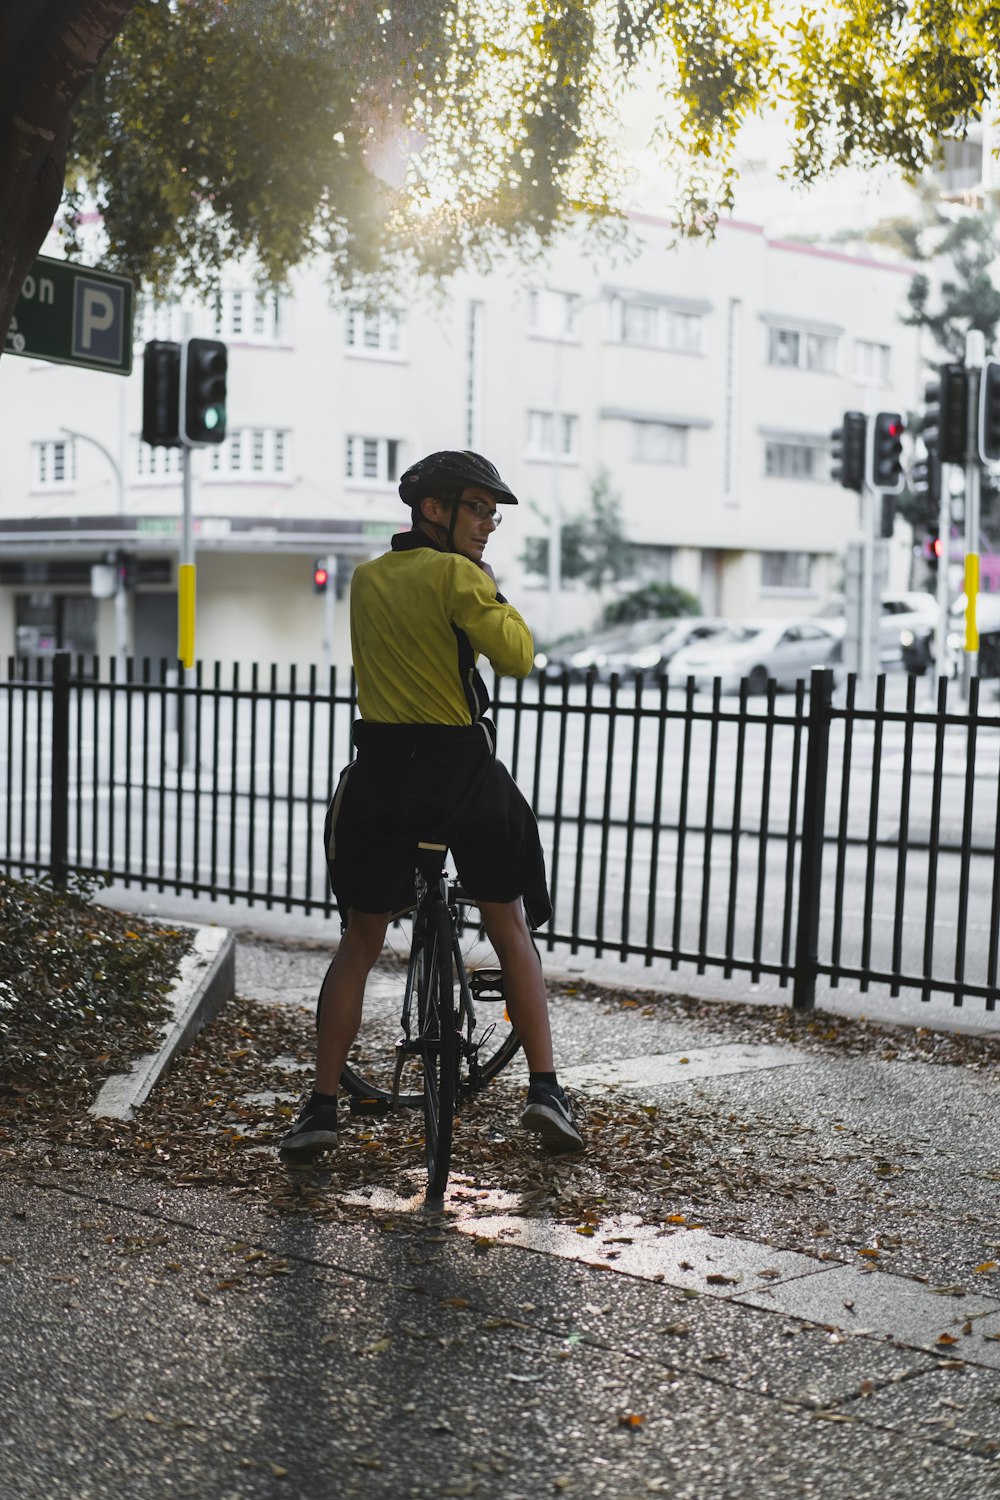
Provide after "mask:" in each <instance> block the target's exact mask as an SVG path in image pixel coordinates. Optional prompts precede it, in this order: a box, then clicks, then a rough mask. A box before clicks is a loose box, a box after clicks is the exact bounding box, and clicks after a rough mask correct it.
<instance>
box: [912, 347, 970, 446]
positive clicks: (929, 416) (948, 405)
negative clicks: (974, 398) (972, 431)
mask: <svg viewBox="0 0 1000 1500" xmlns="http://www.w3.org/2000/svg"><path fill="white" fill-rule="evenodd" d="M924 400H925V402H926V410H925V412H924V420H923V424H922V426H923V434H924V443H925V444H926V447H927V449H928V451H929V452H930V451H934V452H936V453H937V455H938V460H939V462H940V463H943V464H964V463H965V457H966V450H967V448H968V431H969V372H968V370H967V369H966V368H965V366H964V365H959V364H950V365H942V366H941V367H940V369H939V371H938V378H937V380H931V381H929V382H928V384H927V386H926V387H925V390H924Z"/></svg>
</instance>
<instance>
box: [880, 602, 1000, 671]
mask: <svg viewBox="0 0 1000 1500" xmlns="http://www.w3.org/2000/svg"><path fill="white" fill-rule="evenodd" d="M976 625H977V627H978V630H979V663H978V665H979V676H980V677H1000V594H980V595H979V597H978V598H977V600H976ZM935 626H936V620H935V621H932V622H931V623H930V624H927V625H919V626H914V627H913V628H911V629H907V630H904V631H903V633H902V653H903V669H904V671H906V672H912V673H913V675H914V676H915V677H922V676H923V674H924V673H925V672H927V671H929V670H931V669H932V668H933V666H934V642H935V633H936V631H935ZM945 650H946V652H947V658H946V663H947V670H948V676H949V677H954V676H955V674H956V672H957V671H958V668H959V664H960V663H961V659H962V656H963V655H964V652H965V595H964V594H960V595H959V596H958V598H957V599H956V600H955V603H954V604H953V605H952V607H951V609H950V610H949V612H948V626H947V630H946V633H945Z"/></svg>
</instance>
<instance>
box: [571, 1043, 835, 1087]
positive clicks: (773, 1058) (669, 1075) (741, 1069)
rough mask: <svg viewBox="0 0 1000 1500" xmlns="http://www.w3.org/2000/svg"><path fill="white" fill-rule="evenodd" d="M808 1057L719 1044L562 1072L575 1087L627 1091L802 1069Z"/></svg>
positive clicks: (763, 1047) (785, 1049) (779, 1049)
mask: <svg viewBox="0 0 1000 1500" xmlns="http://www.w3.org/2000/svg"><path fill="white" fill-rule="evenodd" d="M805 1061H806V1058H805V1057H804V1056H803V1054H802V1053H801V1052H795V1051H793V1050H792V1048H790V1047H772V1046H768V1045H761V1046H759V1047H755V1046H750V1045H747V1044H740V1043H733V1044H730V1043H726V1042H720V1043H719V1044H718V1045H717V1046H712V1047H687V1048H685V1049H684V1050H683V1051H679V1052H669V1053H656V1054H653V1055H650V1054H649V1053H644V1054H643V1055H642V1056H640V1057H619V1058H614V1059H610V1060H603V1061H600V1062H596V1063H582V1064H577V1065H575V1066H574V1065H570V1067H568V1068H561V1069H560V1074H559V1076H560V1079H561V1080H562V1081H563V1082H564V1083H566V1084H567V1085H569V1086H570V1087H574V1088H581V1087H586V1088H589V1089H594V1088H600V1087H602V1086H603V1087H606V1088H628V1087H630V1086H631V1085H638V1086H639V1087H650V1086H653V1087H655V1086H657V1085H664V1086H669V1085H670V1084H677V1083H689V1082H691V1080H692V1079H694V1078H721V1077H728V1076H729V1075H731V1074H733V1073H756V1072H759V1071H760V1069H762V1068H790V1067H801V1066H802V1064H803V1063H804V1062H805Z"/></svg>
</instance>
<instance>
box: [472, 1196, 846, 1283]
mask: <svg viewBox="0 0 1000 1500" xmlns="http://www.w3.org/2000/svg"><path fill="white" fill-rule="evenodd" d="M455 1227H456V1228H457V1229H459V1230H460V1231H461V1232H462V1233H464V1234H471V1235H475V1236H479V1237H481V1236H487V1237H489V1238H490V1239H495V1240H496V1241H497V1243H498V1244H501V1245H516V1246H518V1247H520V1248H521V1249H523V1250H536V1251H539V1252H541V1253H542V1254H544V1255H556V1256H559V1257H560V1259H564V1260H577V1261H583V1262H585V1263H586V1264H588V1265H598V1266H601V1267H603V1268H606V1269H608V1270H614V1271H617V1272H621V1273H624V1274H625V1275H628V1276H638V1277H641V1278H642V1279H643V1280H644V1281H655V1282H665V1283H667V1284H668V1285H669V1286H675V1287H682V1288H686V1289H688V1290H690V1291H696V1292H705V1293H707V1294H709V1295H711V1296H717V1297H732V1296H736V1295H738V1294H739V1293H740V1292H741V1291H742V1290H743V1289H744V1288H746V1287H756V1286H763V1287H767V1286H771V1285H773V1284H774V1283H775V1282H776V1281H785V1280H787V1279H788V1278H790V1277H796V1276H809V1275H815V1274H817V1273H818V1272H821V1271H822V1270H823V1269H824V1265H823V1262H821V1261H818V1260H813V1259H811V1258H810V1257H809V1256H806V1255H799V1254H797V1253H796V1252H794V1251H790V1250H778V1249H775V1248H773V1247H772V1246H770V1245H761V1244H755V1243H754V1242H752V1241H748V1240H739V1239H735V1238H733V1237H731V1236H722V1235H714V1234H710V1233H709V1232H708V1231H707V1230H704V1229H680V1230H677V1231H674V1232H669V1233H663V1232H658V1231H656V1230H651V1229H650V1228H649V1227H648V1226H643V1225H640V1224H639V1223H638V1221H636V1220H632V1219H627V1218H624V1219H618V1218H613V1219H607V1220H605V1221H604V1222H603V1223H602V1224H601V1225H600V1226H599V1227H595V1226H593V1225H591V1224H587V1223H584V1224H580V1225H576V1226H574V1225H569V1224H553V1223H552V1222H551V1221H549V1220H538V1219H526V1218H520V1217H514V1216H512V1215H505V1214H496V1215H491V1214H484V1213H476V1214H474V1215H473V1216H472V1217H469V1218H459V1219H457V1220H456V1223H455Z"/></svg>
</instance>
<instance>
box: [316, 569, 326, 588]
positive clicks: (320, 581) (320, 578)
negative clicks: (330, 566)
mask: <svg viewBox="0 0 1000 1500" xmlns="http://www.w3.org/2000/svg"><path fill="white" fill-rule="evenodd" d="M329 581H330V574H329V572H328V570H327V569H326V568H320V567H317V568H315V569H314V570H313V583H314V584H315V585H316V587H317V588H318V589H325V588H326V586H327V584H328V583H329Z"/></svg>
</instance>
